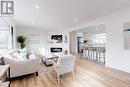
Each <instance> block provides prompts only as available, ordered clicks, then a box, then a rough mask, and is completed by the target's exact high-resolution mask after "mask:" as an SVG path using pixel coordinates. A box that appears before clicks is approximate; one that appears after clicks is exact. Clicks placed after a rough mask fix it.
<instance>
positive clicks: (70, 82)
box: [11, 58, 130, 87]
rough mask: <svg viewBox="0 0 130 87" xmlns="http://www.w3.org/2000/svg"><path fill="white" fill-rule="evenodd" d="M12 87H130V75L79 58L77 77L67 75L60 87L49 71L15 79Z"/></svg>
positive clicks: (64, 76)
mask: <svg viewBox="0 0 130 87" xmlns="http://www.w3.org/2000/svg"><path fill="white" fill-rule="evenodd" d="M11 87H130V74H128V73H125V72H121V71H118V70H113V69H111V68H107V67H105V66H104V65H101V64H98V63H94V62H91V61H89V60H86V59H81V58H77V59H76V77H75V78H74V77H73V75H72V73H68V74H65V75H63V76H62V77H61V84H60V85H58V84H57V80H56V77H55V76H53V77H52V76H51V72H50V70H48V71H47V72H40V73H39V76H35V74H34V75H28V76H24V77H21V78H16V79H13V80H12V81H11Z"/></svg>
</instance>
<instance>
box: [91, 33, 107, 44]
mask: <svg viewBox="0 0 130 87" xmlns="http://www.w3.org/2000/svg"><path fill="white" fill-rule="evenodd" d="M93 41H94V43H101V44H105V43H106V33H103V34H95V35H94V36H93Z"/></svg>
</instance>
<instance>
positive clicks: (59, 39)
mask: <svg viewBox="0 0 130 87" xmlns="http://www.w3.org/2000/svg"><path fill="white" fill-rule="evenodd" d="M51 43H62V35H51Z"/></svg>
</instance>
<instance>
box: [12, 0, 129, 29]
mask: <svg viewBox="0 0 130 87" xmlns="http://www.w3.org/2000/svg"><path fill="white" fill-rule="evenodd" d="M35 6H37V8H35ZM128 6H130V0H15V16H14V17H13V21H14V22H15V23H16V24H17V26H24V27H25V26H28V27H34V28H36V29H38V28H40V29H44V30H47V29H50V30H55V29H70V28H72V27H76V26H78V25H80V24H83V23H85V22H88V21H90V20H94V19H96V18H99V17H102V16H105V15H108V14H110V13H112V12H115V11H118V10H121V9H124V8H127V7H128ZM75 18H77V19H75Z"/></svg>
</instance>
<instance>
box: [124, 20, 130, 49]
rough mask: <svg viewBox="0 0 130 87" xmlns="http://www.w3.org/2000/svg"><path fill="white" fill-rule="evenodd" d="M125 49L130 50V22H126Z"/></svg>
mask: <svg viewBox="0 0 130 87" xmlns="http://www.w3.org/2000/svg"><path fill="white" fill-rule="evenodd" d="M123 31H124V32H123V34H124V38H123V39H124V49H127V50H130V22H128V23H125V24H124V30H123Z"/></svg>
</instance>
